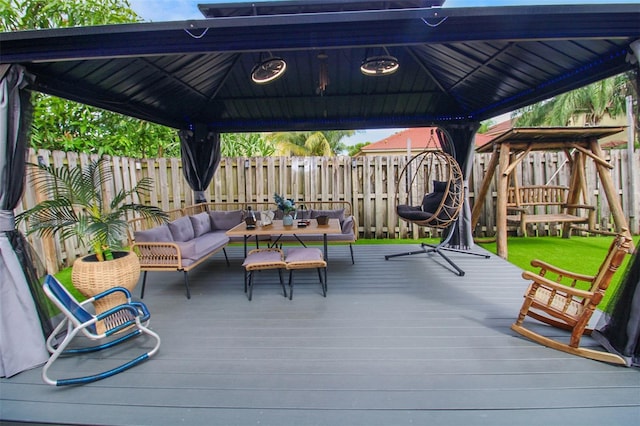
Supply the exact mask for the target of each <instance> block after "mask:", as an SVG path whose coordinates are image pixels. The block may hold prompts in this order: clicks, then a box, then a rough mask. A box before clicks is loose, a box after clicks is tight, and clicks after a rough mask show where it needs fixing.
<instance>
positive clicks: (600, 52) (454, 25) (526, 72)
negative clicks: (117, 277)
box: [0, 2, 640, 131]
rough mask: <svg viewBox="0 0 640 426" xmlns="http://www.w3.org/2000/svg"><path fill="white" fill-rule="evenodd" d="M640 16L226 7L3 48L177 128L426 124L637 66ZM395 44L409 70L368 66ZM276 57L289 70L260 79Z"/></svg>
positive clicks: (579, 11)
mask: <svg viewBox="0 0 640 426" xmlns="http://www.w3.org/2000/svg"><path fill="white" fill-rule="evenodd" d="M356 3H358V2H356ZM285 18H286V19H285ZM639 22H640V8H639V7H637V5H606V6H574V7H569V6H557V7H552V6H548V7H503V8H468V9H438V8H436V9H428V8H423V9H407V10H373V11H370V10H366V11H357V12H326V13H324V12H323V13H317V14H309V13H302V14H294V15H287V16H284V17H283V16H280V15H275V16H243V17H222V18H215V19H208V20H199V21H186V22H174V23H157V24H155V23H151V24H129V25H112V26H103V27H88V28H68V29H59V30H44V31H27V32H20V33H2V34H0V42H1V43H2V51H1V52H0V54H1V60H2V61H3V62H7V63H21V64H23V65H24V66H26V67H27V69H28V71H29V72H31V73H32V74H33V75H34V76H35V78H36V79H35V84H34V86H33V87H34V89H36V90H41V91H43V92H46V93H50V94H54V95H58V96H62V97H67V98H69V99H73V100H77V101H80V102H85V103H88V104H91V105H95V106H98V107H102V108H106V109H110V110H114V111H117V112H121V113H124V114H128V115H132V116H135V117H138V118H143V119H146V120H150V121H154V122H158V123H161V124H165V125H169V126H172V127H183V126H185V125H187V124H189V123H192V122H203V123H207V124H209V125H210V126H212V127H214V128H217V129H219V130H221V131H241V130H245V131H251V130H253V131H259V130H287V129H312V128H344V129H347V128H351V129H355V128H373V127H412V126H425V125H431V124H437V123H440V122H445V121H447V122H449V121H469V120H471V121H478V120H482V119H487V118H491V117H494V116H496V115H498V114H501V113H504V112H508V111H511V110H513V109H515V108H518V107H522V106H525V105H528V104H531V103H533V102H536V101H540V100H544V99H547V98H549V97H551V96H553V95H555V94H558V93H561V92H564V91H567V90H570V89H572V88H577V87H580V86H583V85H585V84H588V83H591V82H594V81H597V80H599V79H602V78H604V77H608V76H611V75H615V74H617V73H620V72H624V71H627V70H631V69H633V68H634V67H633V65H632V64H631V63H630V62H629V61H628V60H627V59H628V56H629V54H630V53H629V52H630V51H629V44H630V43H631V42H632V41H634V40H636V39H638V38H640V25H638V23H639ZM384 49H386V51H385V50H384ZM382 52H385V53H387V52H388V54H390V55H393V56H395V57H396V58H397V59H398V61H399V63H400V69H399V71H398V72H397V73H396V74H393V75H392V76H388V77H376V78H371V77H366V76H364V75H362V74H361V73H360V71H359V65H360V63H361V61H362V60H363V59H364V58H365V57H367V56H370V55H376V54H380V53H382ZM319 54H324V55H326V59H324V60H321V59H320V58H319V57H318V55H319ZM269 55H274V56H280V57H282V58H284V59H285V60H286V62H287V64H288V67H287V72H286V73H285V74H284V76H283V77H281V78H280V79H278V80H275V81H274V82H272V83H271V84H268V85H256V84H253V83H252V82H251V81H250V78H249V75H250V73H251V69H252V68H253V66H254V65H255V64H256V63H257V62H259V61H260V60H261V59H263V58H265V57H267V56H269ZM322 64H324V65H325V66H326V70H327V71H326V76H327V78H328V85H327V86H326V88H325V90H319V81H320V75H321V71H320V69H321V65H322Z"/></svg>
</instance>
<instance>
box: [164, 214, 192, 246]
mask: <svg viewBox="0 0 640 426" xmlns="http://www.w3.org/2000/svg"><path fill="white" fill-rule="evenodd" d="M168 226H169V230H170V231H171V235H173V240H174V241H189V240H192V239H193V238H194V235H195V234H194V232H193V225H191V219H189V216H184V217H181V218H178V219H176V220H174V221H172V222H169V225H168Z"/></svg>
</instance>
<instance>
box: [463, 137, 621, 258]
mask: <svg viewBox="0 0 640 426" xmlns="http://www.w3.org/2000/svg"><path fill="white" fill-rule="evenodd" d="M623 130H624V127H546V128H512V129H510V130H508V131H507V132H505V133H503V134H501V135H500V136H497V137H495V138H494V139H492V140H491V141H489V142H488V143H486V144H485V145H483V146H481V147H480V148H478V150H477V151H478V152H484V153H489V152H492V157H491V160H490V162H489V165H488V168H487V171H486V174H485V176H484V179H483V181H482V185H481V187H480V192H479V194H478V195H477V197H476V199H475V200H476V202H475V204H474V206H473V211H472V214H471V217H472V219H471V222H472V227H473V226H475V225H476V224H477V222H478V219H479V217H480V213H481V209H482V205H483V203H484V201H485V198H486V196H487V192H488V190H489V187H490V185H491V181H492V180H493V178H494V175H495V174H496V173H498V182H497V191H496V192H497V203H496V244H497V251H498V255H499V256H501V257H503V258H506V257H507V198H508V192H509V183H510V181H511V184H512V185H513V189H514V190H515V191H516V193H517V191H518V189H519V188H518V185H519V183H518V177H517V176H515V171H516V166H517V165H518V164H519V163H520V162H521V161H522V160H523V159H524V157H525V156H526V155H527V154H529V153H530V152H532V151H562V152H564V153H565V154H566V157H567V163H568V164H569V167H570V168H571V172H570V175H571V178H570V182H569V187H568V194H567V198H566V200H564V201H565V202H566V204H567V205H569V206H573V205H579V203H580V201H581V197H586V192H587V190H586V188H587V183H586V176H585V162H586V161H587V159H590V160H593V161H594V162H595V165H596V170H597V173H598V177H599V179H600V182H601V183H602V189H603V191H604V194H605V196H606V198H607V202H608V203H609V206H610V208H611V213H612V215H613V220H614V223H615V227H616V232H620V231H622V230H623V229H626V230H627V231H626V232H627V233H629V227H628V225H627V220H626V218H625V216H624V212H623V211H622V206H621V204H620V199H619V197H618V195H617V194H616V190H615V188H614V185H613V182H612V179H611V175H610V173H609V171H610V170H611V168H612V166H611V165H610V164H609V163H608V162H607V160H606V156H605V153H604V151H603V150H602V148H601V147H600V144H599V142H598V140H599V139H601V138H604V137H606V136H610V135H614V134H616V133H620V132H621V131H623ZM512 192H513V190H512ZM532 196H535V195H532ZM543 197H544V195H540V196H539V198H543ZM583 200H584V199H583ZM534 202H536V200H533V201H532V203H534ZM537 202H543V200H537ZM573 213H575V209H572V208H569V209H568V213H566V214H565V217H564V218H563V217H561V215H539V216H540V217H539V220H547V219H548V221H549V222H553V221H556V220H557V221H561V222H563V228H564V229H563V235H564V236H566V237H568V236H569V235H570V227H571V224H572V221H573V220H575V219H577V216H575V215H574V214H573ZM545 216H547V217H546V218H545ZM589 231H590V232H597V231H596V230H595V229H589Z"/></svg>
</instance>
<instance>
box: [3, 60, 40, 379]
mask: <svg viewBox="0 0 640 426" xmlns="http://www.w3.org/2000/svg"><path fill="white" fill-rule="evenodd" d="M0 77H1V80H0V377H11V376H13V375H15V374H17V373H19V372H21V371H24V370H28V369H30V368H34V367H37V366H39V365H41V364H43V363H45V362H46V361H47V359H48V358H49V354H48V352H47V350H46V347H45V337H44V333H46V330H47V329H48V327H47V326H46V324H47V316H46V314H45V313H44V312H43V311H40V312H38V309H37V307H36V303H35V302H34V295H36V298H39V297H42V289H41V288H40V284H39V282H38V279H37V278H38V277H37V276H36V275H37V273H36V272H35V271H36V270H35V268H34V265H33V260H34V259H33V257H32V255H31V251H30V248H29V246H28V244H27V242H26V239H25V238H24V236H23V235H22V234H21V233H20V231H18V230H17V229H16V228H15V218H14V213H13V209H14V208H15V207H16V206H17V205H18V202H19V201H20V198H21V197H22V190H23V188H24V177H25V158H26V153H27V145H28V130H29V128H30V125H31V120H30V110H31V103H30V101H29V96H30V94H29V92H27V91H26V90H24V87H25V86H26V85H27V83H28V82H27V76H26V74H25V72H24V69H23V68H22V67H19V66H15V65H14V66H8V65H4V64H3V65H0ZM39 318H40V319H42V320H43V321H44V322H41V321H40V320H39ZM43 326H44V327H45V329H43Z"/></svg>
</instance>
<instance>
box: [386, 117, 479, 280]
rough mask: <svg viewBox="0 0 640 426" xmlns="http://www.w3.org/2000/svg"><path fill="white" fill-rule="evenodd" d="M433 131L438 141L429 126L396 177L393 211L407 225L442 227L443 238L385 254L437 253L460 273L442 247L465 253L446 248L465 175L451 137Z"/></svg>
mask: <svg viewBox="0 0 640 426" xmlns="http://www.w3.org/2000/svg"><path fill="white" fill-rule="evenodd" d="M435 132H437V136H438V142H439V144H438V143H436V141H435V139H434V130H433V129H432V130H431V137H430V139H429V142H428V143H427V146H426V147H425V149H424V150H423V151H422V152H420V153H419V154H416V155H414V156H413V157H411V159H409V161H408V162H407V164H406V165H405V166H404V168H403V169H402V171H401V172H400V175H399V176H398V180H397V181H396V213H397V214H398V217H399V218H400V219H401V220H403V221H405V222H408V223H409V224H412V225H418V226H420V227H428V228H435V229H440V230H442V231H443V237H442V239H441V241H440V243H439V244H437V245H433V244H427V243H422V244H421V246H420V250H418V251H411V252H407V253H397V254H391V255H386V256H385V260H389V259H390V258H393V257H399V256H408V255H413V254H423V253H427V254H428V253H437V254H439V255H440V256H441V257H442V258H443V259H444V260H445V261H447V263H449V264H450V265H451V266H452V267H453V268H454V269H455V270H456V272H457V274H458V275H460V276H463V275H464V271H463V270H462V269H460V267H458V266H457V265H456V264H455V263H454V262H453V261H452V260H451V259H449V257H447V256H446V255H445V254H444V253H443V250H448V251H456V252H462V253H467V252H465V251H461V250H454V249H449V248H445V246H446V245H447V244H448V243H449V241H450V240H451V237H452V236H453V233H454V231H455V226H454V225H455V223H456V222H457V220H458V218H459V216H460V212H461V210H462V205H463V203H464V199H465V193H464V177H463V175H462V170H461V169H460V165H459V164H458V161H457V160H456V159H455V148H454V146H453V143H452V141H451V137H450V136H449V134H448V133H447V132H446V131H444V130H442V129H437V130H436V131H435ZM445 151H447V152H445ZM468 254H473V253H468ZM485 257H486V256H485Z"/></svg>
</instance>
